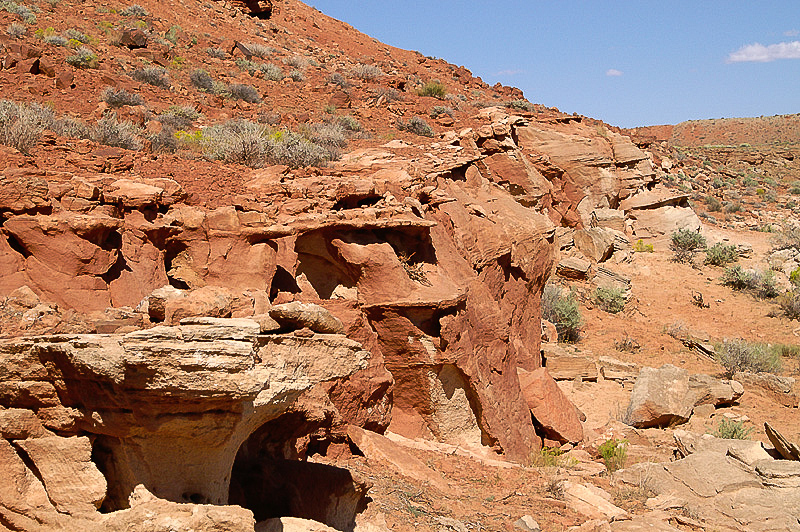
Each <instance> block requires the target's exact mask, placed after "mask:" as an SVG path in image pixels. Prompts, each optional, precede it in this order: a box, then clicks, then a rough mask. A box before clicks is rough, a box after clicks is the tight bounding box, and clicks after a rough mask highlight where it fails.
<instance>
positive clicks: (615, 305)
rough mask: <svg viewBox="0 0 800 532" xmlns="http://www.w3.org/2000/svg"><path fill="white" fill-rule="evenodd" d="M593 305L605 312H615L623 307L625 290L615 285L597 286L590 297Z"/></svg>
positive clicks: (620, 310)
mask: <svg viewBox="0 0 800 532" xmlns="http://www.w3.org/2000/svg"><path fill="white" fill-rule="evenodd" d="M592 299H593V300H594V303H595V305H597V306H598V307H600V308H601V309H603V310H604V311H606V312H609V313H611V314H616V313H618V312H622V310H624V309H625V301H626V299H627V298H626V297H625V290H623V289H622V288H617V287H604V286H598V287H597V289H596V290H595V291H594V296H593V297H592Z"/></svg>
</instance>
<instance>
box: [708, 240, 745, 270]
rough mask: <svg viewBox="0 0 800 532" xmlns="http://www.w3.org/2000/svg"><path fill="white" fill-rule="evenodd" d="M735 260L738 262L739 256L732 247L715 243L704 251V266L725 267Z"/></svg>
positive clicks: (734, 247)
mask: <svg viewBox="0 0 800 532" xmlns="http://www.w3.org/2000/svg"><path fill="white" fill-rule="evenodd" d="M737 260H739V254H738V253H737V252H736V246H733V245H729V244H723V243H722V242H717V243H716V244H714V245H713V246H711V247H710V248H708V249H707V250H706V260H705V264H712V265H714V266H725V265H726V264H730V263H732V262H736V261H737Z"/></svg>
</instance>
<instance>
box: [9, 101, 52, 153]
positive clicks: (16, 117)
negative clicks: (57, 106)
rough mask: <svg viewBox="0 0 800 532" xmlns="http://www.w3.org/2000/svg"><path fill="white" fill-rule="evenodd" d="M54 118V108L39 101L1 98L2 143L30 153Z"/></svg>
mask: <svg viewBox="0 0 800 532" xmlns="http://www.w3.org/2000/svg"><path fill="white" fill-rule="evenodd" d="M54 118H55V115H54V113H53V110H52V109H50V108H48V107H43V106H41V105H39V104H38V103H31V104H24V103H17V102H13V101H11V100H0V144H4V145H6V146H11V147H13V148H16V149H17V150H19V151H20V152H22V153H24V154H29V153H30V150H31V149H33V147H34V146H36V145H37V144H38V143H39V138H40V137H41V135H42V132H43V131H44V130H45V129H47V128H49V127H50V126H51V125H52V123H53V121H54Z"/></svg>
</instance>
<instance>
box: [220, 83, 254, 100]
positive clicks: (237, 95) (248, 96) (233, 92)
mask: <svg viewBox="0 0 800 532" xmlns="http://www.w3.org/2000/svg"><path fill="white" fill-rule="evenodd" d="M228 93H229V94H230V96H231V98H233V99H234V100H243V101H245V102H248V103H259V102H260V101H261V96H259V94H258V91H257V90H256V89H255V88H254V87H252V86H250V85H244V84H242V83H232V84H231V85H228Z"/></svg>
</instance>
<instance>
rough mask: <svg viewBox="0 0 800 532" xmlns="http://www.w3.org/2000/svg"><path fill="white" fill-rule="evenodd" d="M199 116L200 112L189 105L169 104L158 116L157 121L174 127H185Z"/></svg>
mask: <svg viewBox="0 0 800 532" xmlns="http://www.w3.org/2000/svg"><path fill="white" fill-rule="evenodd" d="M198 118H200V113H198V112H197V109H195V108H194V107H192V106H191V105H181V106H178V105H171V106H170V107H169V108H168V109H167V110H166V111H164V112H163V113H161V114H160V115H159V116H158V121H159V122H161V123H162V124H163V125H165V126H169V127H172V128H174V129H176V130H177V129H187V128H189V127H190V126H191V125H192V122H194V121H195V120H197V119H198Z"/></svg>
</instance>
